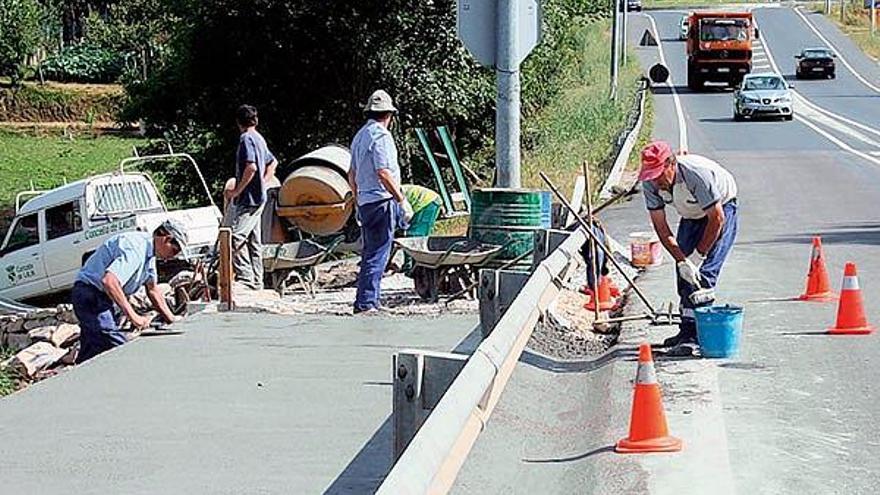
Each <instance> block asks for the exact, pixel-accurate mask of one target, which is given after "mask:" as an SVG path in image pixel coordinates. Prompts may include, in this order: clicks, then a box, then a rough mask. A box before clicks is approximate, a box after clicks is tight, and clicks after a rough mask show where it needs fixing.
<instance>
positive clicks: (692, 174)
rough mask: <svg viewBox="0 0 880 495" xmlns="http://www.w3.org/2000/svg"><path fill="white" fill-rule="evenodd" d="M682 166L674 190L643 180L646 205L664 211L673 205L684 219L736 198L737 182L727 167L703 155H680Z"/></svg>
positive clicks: (678, 170)
mask: <svg viewBox="0 0 880 495" xmlns="http://www.w3.org/2000/svg"><path fill="white" fill-rule="evenodd" d="M677 161H678V169H677V172H676V174H675V184H674V185H673V188H672V191H671V192H669V191H661V190H659V189H658V188H657V187H656V186H655V185H654V184H653V183H652V182H650V181H645V182H643V183H642V191H644V195H645V206H647V208H648V209H649V210H662V209H664V208H666V205H668V204H671V205H672V206H673V207H674V208H675V209H676V210H677V211H678V213H679V215H681V216H682V217H684V218H692V219H697V218H703V217H704V216H706V212H705V210H706V209H707V208H710V207H711V206H713V205H714V204H715V203H718V202H720V203H721V204H725V203H727V202H728V201H730V200H732V199H734V198H736V181H735V180H734V178H733V175H731V173H730V172H728V171H727V170H726V169H724V167H722V166H721V165H719V164H718V163H716V162H715V161H713V160H710V159H708V158H706V157H703V156H699V155H682V156H679V157H677Z"/></svg>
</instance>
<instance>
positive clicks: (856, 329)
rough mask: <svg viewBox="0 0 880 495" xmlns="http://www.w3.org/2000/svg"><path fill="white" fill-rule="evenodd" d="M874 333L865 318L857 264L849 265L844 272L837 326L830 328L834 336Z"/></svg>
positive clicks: (829, 331) (829, 330)
mask: <svg viewBox="0 0 880 495" xmlns="http://www.w3.org/2000/svg"><path fill="white" fill-rule="evenodd" d="M873 331H874V327H873V326H871V325H869V324H868V320H867V318H865V308H864V305H863V303H862V289H860V288H859V277H858V275H857V274H856V264H855V263H852V262H850V263H847V264H846V269H844V271H843V286H841V288H840V304H839V305H838V306H837V324H835V325H834V328H829V329H828V333H830V334H833V335H852V334H866V333H871V332H873Z"/></svg>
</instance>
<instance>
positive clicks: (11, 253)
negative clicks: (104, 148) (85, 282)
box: [0, 154, 221, 300]
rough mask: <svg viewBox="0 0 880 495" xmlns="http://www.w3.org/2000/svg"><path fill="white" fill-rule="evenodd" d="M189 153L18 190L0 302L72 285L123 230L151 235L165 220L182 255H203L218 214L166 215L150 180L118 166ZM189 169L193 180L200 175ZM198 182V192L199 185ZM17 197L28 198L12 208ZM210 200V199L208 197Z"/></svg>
mask: <svg viewBox="0 0 880 495" xmlns="http://www.w3.org/2000/svg"><path fill="white" fill-rule="evenodd" d="M174 157H177V158H181V157H183V158H185V159H188V160H189V161H191V162H192V164H193V165H195V161H193V160H192V158H191V157H189V155H183V154H178V155H159V156H153V157H142V158H129V159H126V160H123V163H122V164H121V165H120V170H119V171H117V172H114V173H112V174H102V175H97V176H93V177H89V178H87V179H83V180H79V181H76V182H73V183H70V184H67V185H64V186H62V187H59V188H57V189H53V190H51V191H47V192H40V191H26V192H23V193H19V195H18V197H17V198H16V214H15V218H14V219H13V220H12V224H11V225H10V227H9V231H8V232H7V233H6V236H5V238H4V239H3V243H2V245H0V270H2V273H0V297H3V298H8V299H15V300H21V299H29V298H34V297H39V296H44V295H48V294H52V293H56V292H61V291H65V290H68V289H70V288H71V287H73V282H74V279H75V278H76V275H77V273H78V272H79V269H80V268H81V267H82V265H83V264H84V263H85V261H86V260H87V259H88V258H89V256H91V255H92V253H94V252H95V250H96V249H98V247H99V246H100V245H101V244H102V243H103V242H104V241H105V240H107V239H108V238H109V237H111V236H113V235H115V234H118V233H120V232H125V231H135V230H140V231H144V232H152V231H153V230H154V229H155V228H156V227H158V226H159V224H161V223H162V222H163V221H164V220H165V219H166V218H169V217H171V218H175V219H177V220H179V221H180V222H181V223H183V224H184V225H185V226H186V227H187V233H188V235H189V239H190V242H189V248H188V252H187V254H188V255H190V256H196V257H197V256H202V255H205V254H207V252H208V251H209V250H211V249H212V248H213V246H214V244H215V242H216V239H217V231H218V228H219V226H220V219H221V216H220V210H219V209H218V208H217V207H216V206H215V205H214V204H213V201H211V205H210V206H206V207H201V208H192V209H187V210H178V211H168V210H167V208H166V207H165V205H164V204H163V203H162V200H161V198H160V197H159V192H158V190H157V189H156V186H155V184H154V183H153V181H152V179H151V178H150V177H149V176H148V175H146V174H144V173H139V172H134V173H132V172H126V171H125V166H126V165H130V164H132V163H134V162H142V161H147V160H155V159H168V158H174ZM196 171H197V172H198V174H199V178H200V179H201V178H202V176H201V172H199V171H198V167H196ZM202 184H203V185H204V186H205V190H206V191H207V186H206V185H205V182H204V179H202ZM25 196H36V197H34V198H32V199H30V200H29V201H27V202H26V203H25V204H24V205H22V206H20V207H19V203H20V200H21V199H22V198H23V197H25ZM209 198H210V195H209Z"/></svg>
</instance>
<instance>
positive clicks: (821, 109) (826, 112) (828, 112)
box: [795, 92, 880, 136]
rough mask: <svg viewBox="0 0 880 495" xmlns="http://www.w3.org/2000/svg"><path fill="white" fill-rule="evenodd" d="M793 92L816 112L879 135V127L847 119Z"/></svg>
mask: <svg viewBox="0 0 880 495" xmlns="http://www.w3.org/2000/svg"><path fill="white" fill-rule="evenodd" d="M795 94H797V95H798V96H799V97H801V98H802V99H803V103H805V104H807V105H808V106H810V107H812V108H813V109H814V110H816V111H817V112H820V113H823V114H825V115H827V116H829V117H832V118H835V119H837V120H839V121H841V122H846V123H847V124H849V125H851V126H854V127H857V128H859V129H861V130H863V131H865V132H870V133H871V134H875V135H877V136H880V129H877V128H875V127H871V126H869V125H865V124H862V123H861V122H856V121H855V120H852V119H848V118H846V117H844V116H843V115H838V114H836V113H834V112H832V111H830V110H826V109H825V108H822V107H820V106H819V105H817V104H815V103H813V102H812V101H810V100H808V99H806V98H804V96H803V95H801V94H798V93H797V92H795Z"/></svg>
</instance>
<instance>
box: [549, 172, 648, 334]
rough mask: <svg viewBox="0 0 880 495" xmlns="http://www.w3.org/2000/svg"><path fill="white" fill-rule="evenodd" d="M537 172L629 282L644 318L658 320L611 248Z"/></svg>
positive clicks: (557, 190)
mask: <svg viewBox="0 0 880 495" xmlns="http://www.w3.org/2000/svg"><path fill="white" fill-rule="evenodd" d="M539 174H540V176H541V179H542V180H543V181H544V182H545V183H546V184H547V186H548V187H549V188H550V190H551V191H553V194H554V195H556V197H557V198H558V199H559V201H560V202H561V203H562V204H563V205H565V207H566V208H567V209H568V211H570V212H571V213H572V214H574V217H575V218H576V219H577V221H578V223H579V224H580V226H581V228H582V229H583V230H584V231H585V232H586V233H587V235H588V236H590V238H591V239H592V240H593V242H594V243H595V245H596V246H598V247H599V248H600V249H601V250H602V251H603V252H604V253H605V256H607V257H608V260H609V261H611V263H612V264H613V265H614V267H615V268H616V269H617V271H618V272H619V273H620V274H621V275H622V276H623V278H624V279H626V281H627V282H628V283H629V285H630V286H631V287H632V288H633V291H634V292H635V293H636V295H638V296H639V299H641V300H642V303H644V304H645V307H647V308H648V311H649V313H646V314H645V319H648V320H651V321H656V320H658V318H659V316H661V315H658V313H657V310H656V309H655V308H654V305H653V304H651V301H649V300H648V298H647V297H646V296H645V294H644V293H643V292H642V290H641V289H639V287H638V286H637V285H636V284H635V282H634V281H633V279H632V278H631V277H630V276H629V275H628V274H627V273H626V272H625V271H624V269H623V267H622V266H620V263H619V262H618V261H617V260H616V259H615V258H614V253H612V252H611V250H610V249H608V247H607V246H605V244H604V243H602V242H601V241H600V240H599V239H598V238H597V237H596V234H595V233H594V232H593V231H592V230H591V229H590V226H589V225H587V222H585V221H584V219H583V218H581V216H580V215H579V214H578V212H577V211H575V209H574V207H572V206H571V203H569V202H568V200H567V199H565V196H563V195H562V193H560V192H559V189H558V188H557V187H556V186H555V185H554V184H553V182H552V181H551V180H550V178H549V177H547V174H545V173H544V172H540V173H539Z"/></svg>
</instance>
